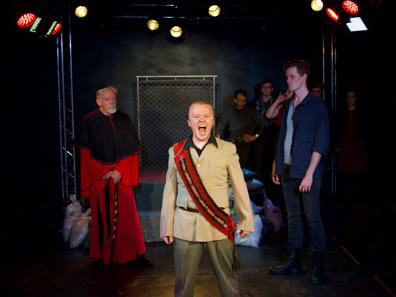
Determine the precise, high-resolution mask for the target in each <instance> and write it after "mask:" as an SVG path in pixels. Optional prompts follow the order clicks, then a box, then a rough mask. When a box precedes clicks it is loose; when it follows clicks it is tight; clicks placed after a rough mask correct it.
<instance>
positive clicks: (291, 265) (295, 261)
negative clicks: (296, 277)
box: [270, 249, 302, 275]
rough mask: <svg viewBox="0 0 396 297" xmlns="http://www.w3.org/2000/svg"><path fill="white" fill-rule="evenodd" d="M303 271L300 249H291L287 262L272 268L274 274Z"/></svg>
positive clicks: (271, 272) (271, 271)
mask: <svg viewBox="0 0 396 297" xmlns="http://www.w3.org/2000/svg"><path fill="white" fill-rule="evenodd" d="M301 272H302V269H301V262H300V255H299V249H289V250H288V255H287V259H286V262H285V263H283V264H282V265H280V266H278V267H275V268H270V274H272V275H289V274H299V273H301Z"/></svg>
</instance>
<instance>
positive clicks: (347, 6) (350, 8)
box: [341, 0, 359, 14]
mask: <svg viewBox="0 0 396 297" xmlns="http://www.w3.org/2000/svg"><path fill="white" fill-rule="evenodd" d="M341 6H342V8H343V9H344V10H345V11H346V12H347V13H350V14H357V13H358V12H359V6H358V5H357V4H356V3H355V2H353V1H350V0H345V1H342V4H341Z"/></svg>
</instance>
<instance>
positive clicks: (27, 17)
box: [17, 12, 62, 37]
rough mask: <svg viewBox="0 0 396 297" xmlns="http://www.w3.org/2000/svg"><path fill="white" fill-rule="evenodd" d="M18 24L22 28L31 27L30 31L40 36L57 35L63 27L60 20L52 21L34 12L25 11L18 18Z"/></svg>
mask: <svg viewBox="0 0 396 297" xmlns="http://www.w3.org/2000/svg"><path fill="white" fill-rule="evenodd" d="M17 26H18V27H19V28H21V29H27V28H29V32H31V33H35V34H37V35H38V36H39V37H49V36H52V35H55V34H56V33H58V32H59V31H60V30H61V29H62V24H61V23H60V22H58V21H56V20H55V21H50V20H49V18H43V17H40V16H37V15H35V14H34V13H32V12H28V13H24V14H23V15H21V16H20V17H19V18H18V20H17Z"/></svg>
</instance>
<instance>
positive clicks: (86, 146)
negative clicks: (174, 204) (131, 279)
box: [75, 87, 152, 264]
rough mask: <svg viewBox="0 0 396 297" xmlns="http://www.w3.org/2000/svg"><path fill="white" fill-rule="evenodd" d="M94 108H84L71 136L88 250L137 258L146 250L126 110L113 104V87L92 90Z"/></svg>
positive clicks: (107, 257) (107, 258)
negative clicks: (85, 207) (88, 220)
mask: <svg viewBox="0 0 396 297" xmlns="http://www.w3.org/2000/svg"><path fill="white" fill-rule="evenodd" d="M96 103H97V104H98V106H99V108H98V109H97V110H95V111H93V112H90V113H88V114H87V115H86V116H85V117H84V118H83V120H82V124H81V127H80V130H79V133H78V136H77V139H76V143H75V146H76V147H78V148H80V159H81V196H84V197H88V198H89V202H90V207H91V210H92V226H91V235H90V250H89V256H90V258H94V259H100V258H102V259H103V263H104V264H109V263H112V262H113V263H127V262H130V261H134V260H136V259H137V262H139V263H142V264H152V261H151V260H150V259H148V258H146V257H145V256H144V253H145V251H146V248H145V244H144V238H143V233H142V229H141V226H140V222H139V217H138V213H137V209H136V203H135V197H134V193H133V188H132V187H133V186H136V185H137V184H138V176H139V151H140V143H139V139H138V136H137V134H136V131H135V129H134V126H133V124H132V122H131V120H130V118H129V117H128V115H127V114H125V113H122V112H120V111H118V110H117V90H116V89H115V88H114V87H106V88H103V89H100V90H98V91H97V93H96Z"/></svg>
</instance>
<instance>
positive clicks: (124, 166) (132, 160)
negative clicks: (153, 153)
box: [114, 154, 139, 187]
mask: <svg viewBox="0 0 396 297" xmlns="http://www.w3.org/2000/svg"><path fill="white" fill-rule="evenodd" d="M114 167H115V169H117V170H118V171H119V172H120V173H121V182H122V183H123V184H124V185H125V186H127V187H132V186H137V185H138V182H139V154H134V155H132V156H129V157H127V158H124V159H122V160H120V161H119V162H117V163H116V164H115V166H114Z"/></svg>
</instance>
